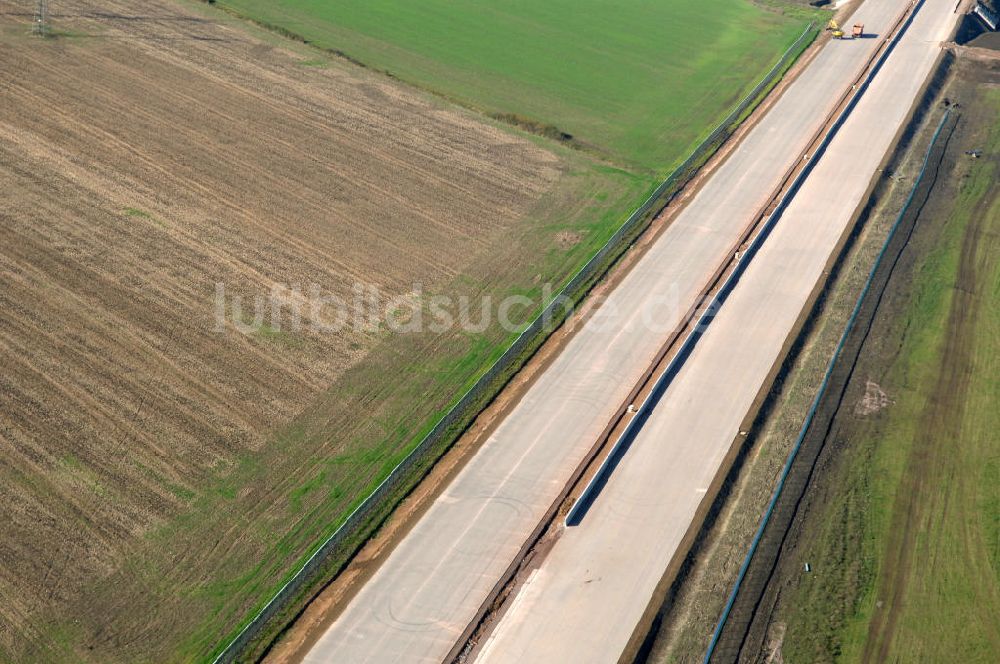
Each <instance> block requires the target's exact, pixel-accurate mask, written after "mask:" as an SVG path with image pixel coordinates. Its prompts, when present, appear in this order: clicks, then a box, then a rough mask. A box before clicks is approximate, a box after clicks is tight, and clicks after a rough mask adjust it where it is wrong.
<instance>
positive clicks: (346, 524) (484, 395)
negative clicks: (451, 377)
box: [212, 22, 818, 664]
mask: <svg viewBox="0 0 1000 664" xmlns="http://www.w3.org/2000/svg"><path fill="white" fill-rule="evenodd" d="M817 34H818V31H817V30H815V22H810V23H809V24H808V25H807V26H806V28H805V29H804V30H803V31H802V33H801V34H800V35H799V37H798V38H797V39H796V40H795V41H794V42H793V43H792V44H791V46H789V47H788V49H786V50H785V52H784V53H783V54H782V55H781V57H780V58H779V59H778V61H777V62H776V63H775V64H774V65H773V66H772V67H771V69H770V70H769V71H768V72H767V73H766V74H765V75H764V77H763V78H762V79H761V80H760V81H759V82H758V83H757V84H756V85H755V86H754V87H753V88H752V89H751V90H750V91H749V92H748V93H747V94H746V95H745V96H744V97H743V98H742V99H741V100H740V102H738V103H737V105H736V106H735V107H734V108H733V109H732V110H731V111H730V113H729V114H728V115H727V116H726V117H725V118H724V119H723V120H722V121H721V122H720V123H719V124H718V125H716V127H715V128H714V129H713V130H712V131H711V132H710V133H709V134H708V135H707V136H706V137H705V138H704V139H702V141H701V142H700V143H699V144H698V145H697V146H696V147H695V148H694V149H693V150H692V152H691V153H690V154H689V155H688V157H687V158H686V159H685V160H684V161H683V162H681V164H680V165H678V166H677V167H676V168H675V169H674V170H673V171H671V173H670V174H669V175H668V176H667V177H666V178H665V179H664V180H663V181H662V182H661V183H660V185H659V186H657V187H656V189H654V190H653V192H652V193H651V194H650V195H649V196H648V197H647V198H646V199H645V200H644V201H643V202H642V203H641V204H640V205H639V206H638V207H637V208H636V209H635V210H634V211H633V212H632V213H631V214H630V215H629V216H628V217H627V218H626V220H625V221H624V222H623V223H622V224H621V225H620V226H619V227H618V230H617V231H615V233H614V234H612V236H611V237H610V238H608V240H607V242H605V244H604V245H603V246H602V247H601V248H600V249H598V250H597V252H595V254H594V255H593V256H591V258H590V259H589V260H588V261H587V262H586V263H585V264H584V265H583V266H582V267H581V268H580V269H579V270H577V271H576V273H574V275H573V276H572V277H571V278H570V279H569V280H568V281H567V282H566V284H565V285H564V286H563V287H562V288H561V289H560V290H559V292H558V293H557V294H556V295H555V296H554V297H553V298H552V299H551V300H550V301H549V302H548V303H547V304H546V305H545V307H544V308H543V309H542V311H541V312H540V313H539V314H538V315H537V317H536V318H535V319H534V320H533V321H532V322H531V323H530V324H529V325H528V327H527V328H525V330H524V331H522V332H521V333H520V334H519V335H518V336H517V337H516V338H515V339H514V340H513V342H511V344H510V345H509V346H508V347H507V349H506V350H505V351H504V352H503V354H502V355H500V357H499V358H497V359H496V360H495V361H494V362H493V364H492V365H491V366H490V367H489V368H488V369H486V370H485V372H483V373H482V374H481V375H480V376H479V378H478V379H476V381H475V383H474V384H473V385H472V386H471V387H470V388H469V389H468V390H467V391H466V392H465V393H464V394H463V395H462V397H461V398H459V399H458V400H457V401H456V402H454V404H453V405H452V406H451V407H450V408H449V409H448V410H447V411H446V412H445V414H444V415H443V416H442V417H441V418H440V419H439V420H438V421H437V422H436V423H435V424H434V426H433V427H432V428H431V429H430V431H429V432H428V433H427V434H425V436H424V437H423V438H422V439H421V440H420V442H419V443H417V444H416V445H415V446H414V447H413V448H412V449H411V450H410V451H409V452H408V453H407V454H406V455H405V456H404V457H403V458H402V459H401V460H400V461H399V462H398V463H397V465H396V466H395V467H394V468H393V469H392V470H391V471H390V472H389V473H388V474H387V475H386V476H385V478H383V480H382V481H381V482H380V483H379V484H378V485H377V486H376V487H375V489H374V490H373V491H372V492H371V493H369V494H368V495H367V496H366V497H365V498H363V499H362V500H361V501H360V502H359V503H358V505H357V506H356V507H355V508H354V509H353V510H352V511H351V512H350V514H348V515H347V517H345V518H344V520H343V521H341V523H340V525H339V526H337V528H336V529H335V530H334V532H333V533H332V534H331V535H329V536H328V537H327V538H326V539H325V540H324V541H323V542H322V543H321V544H319V545H318V547H317V548H316V549H315V550H314V551H313V553H312V554H311V555H309V557H308V558H306V560H305V562H304V563H303V564H302V565H301V566H300V567H299V568H298V569H297V570H296V571H295V572H293V573H292V574H291V575H290V576H289V577H288V579H287V580H286V581H285V583H284V584H283V585H282V586H281V588H279V590H278V591H277V593H275V595H273V596H272V598H271V599H270V600H269V601H268V602H267V603H265V604H264V606H263V607H262V608H260V609H259V610H258V611H257V613H256V614H255V615H254V617H253V618H251V619H250V620H249V621H248V622H246V623H245V624H244V626H243V627H242V629H241V630H240V631H239V632H238V633H237V634H236V636H234V637H233V638H232V639H231V640H230V641H229V642H228V643H227V644H226V645H225V647H223V648H222V650H221V651H219V652H218V654H217V655H216V656H215V657H213V658H212V661H213V664H221V663H224V662H225V663H228V662H233V661H236V660H237V658H238V656H239V654H240V653H241V652H242V651H243V649H244V648H246V647H247V646H248V645H249V644H250V643H252V642H253V641H254V640H255V639H256V638H257V637H258V636H259V635H260V632H261V631H262V630H263V628H264V626H265V625H266V624H267V622H268V621H269V620H270V619H271V618H273V617H274V616H275V615H277V614H278V613H279V612H280V611H281V610H282V609H284V608H286V604H288V603H289V602H291V601H293V600H294V599H295V598H297V596H298V594H299V593H300V592H301V591H302V590H303V588H304V587H305V586H306V585H307V584H308V583H309V582H310V581H312V575H313V574H314V573H316V572H317V571H319V570H320V569H321V568H322V566H323V564H324V563H325V562H326V560H327V558H328V557H329V556H330V554H331V553H332V552H333V551H335V550H336V549H337V548H338V547H339V546H342V545H343V544H344V543H345V540H347V539H348V537H349V536H350V535H351V534H353V531H354V529H355V528H357V527H360V526H362V525H364V524H365V523H366V522H367V520H368V518H369V517H371V516H372V512H374V511H375V509H376V508H377V507H378V506H379V502H380V501H381V499H383V498H385V497H387V496H388V495H389V494H390V493H391V492H392V491H393V490H394V489H396V488H398V487H399V485H401V484H402V483H403V482H404V479H413V478H408V477H406V475H407V472H408V471H409V470H411V469H413V468H414V467H415V466H417V465H418V464H419V463H420V462H423V461H427V458H428V457H429V456H431V455H432V452H435V451H436V452H438V454H440V452H442V451H443V450H440V449H439V447H440V446H441V445H442V444H443V442H444V441H445V440H447V439H448V438H449V434H451V437H452V438H454V437H455V436H457V435H458V434H460V433H461V431H464V429H465V428H466V427H467V426H468V423H469V421H471V420H472V419H474V418H475V416H476V415H478V413H479V412H480V411H481V410H482V406H483V405H485V403H488V402H489V401H491V400H492V399H493V398H494V397H495V395H496V393H498V392H499V391H500V390H501V389H502V388H503V387H504V385H506V383H507V382H508V381H509V379H510V378H511V376H512V375H513V373H516V371H518V370H520V368H521V366H522V365H523V364H524V362H525V361H526V360H527V359H528V357H530V355H531V353H532V352H533V351H534V350H535V349H537V347H538V345H540V343H542V342H544V340H545V339H546V338H547V337H548V335H549V334H550V333H551V332H553V331H554V330H555V329H557V328H558V327H559V325H561V324H562V322H563V320H564V319H565V317H566V315H567V311H566V308H565V307H564V304H565V303H566V302H567V301H568V302H571V303H575V302H578V301H579V300H581V299H582V298H583V297H584V296H585V295H586V293H587V292H589V290H590V288H591V287H592V286H593V284H594V283H595V282H596V281H597V280H598V279H600V278H601V277H602V276H603V275H604V274H605V273H607V271H608V270H609V269H610V268H611V266H612V265H613V264H614V262H615V261H616V260H617V259H618V258H619V257H620V256H621V255H622V254H623V253H624V251H625V250H626V249H627V248H628V247H629V246H631V245H632V243H633V242H634V241H635V239H636V237H637V233H638V232H640V231H641V230H643V228H642V226H643V225H644V224H645V223H646V222H649V221H651V220H652V218H654V217H655V216H656V215H657V214H659V212H660V211H661V210H662V209H663V208H664V207H666V206H667V205H668V204H669V203H670V202H671V201H672V200H673V198H674V197H675V196H676V195H677V194H678V193H679V191H680V190H681V189H682V188H683V185H684V183H685V182H686V180H685V177H686V176H690V175H692V174H693V173H694V172H696V171H697V169H698V168H700V167H701V165H702V164H703V163H704V161H705V160H706V159H707V158H708V157H710V156H711V154H713V152H714V150H716V149H717V148H718V147H720V146H721V145H722V143H724V142H725V140H727V139H728V137H729V136H730V135H731V134H732V132H733V131H734V130H735V128H736V126H737V125H738V123H739V122H740V121H741V120H742V116H743V115H744V113H746V112H747V111H748V110H749V109H750V108H751V107H752V106H753V105H754V104H755V103H756V102H757V101H759V98H760V96H761V94H762V93H763V92H765V91H766V90H767V89H768V87H769V86H770V85H771V84H772V83H774V82H775V81H776V80H777V79H778V76H779V74H781V73H782V72H783V70H784V69H785V68H786V67H787V66H788V65H789V63H790V62H792V61H794V60H795V59H796V58H797V57H798V56H799V55H800V54H801V53H802V52H803V51H804V50H805V48H806V47H807V46H808V44H809V43H811V42H812V40H813V39H814V38H815V37H816V35H817ZM470 408H471V409H472V410H470ZM425 472H426V469H425Z"/></svg>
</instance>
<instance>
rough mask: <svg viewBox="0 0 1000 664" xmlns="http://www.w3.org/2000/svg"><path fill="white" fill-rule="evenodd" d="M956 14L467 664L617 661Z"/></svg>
mask: <svg viewBox="0 0 1000 664" xmlns="http://www.w3.org/2000/svg"><path fill="white" fill-rule="evenodd" d="M954 6H955V2H954V0H927V3H926V4H925V5H924V7H923V8H922V9H921V11H920V12H919V14H918V15H917V17H916V19H915V21H914V23H913V25H912V26H911V27H910V29H909V30H908V31H907V32H906V33H905V34H904V36H903V38H902V40H901V42H900V43H899V45H898V46H897V47H896V49H895V51H894V52H893V53H892V54H891V55H890V57H889V60H888V61H887V62H886V64H885V66H884V67H883V69H882V70H881V71H880V72H879V74H878V76H877V77H876V78H875V81H874V82H873V84H872V86H871V88H870V89H869V90H868V92H867V93H866V94H865V96H864V97H863V98H862V100H861V101H860V103H859V104H858V106H857V108H856V109H855V110H854V111H853V113H852V114H851V116H850V117H849V119H848V120H847V122H846V124H845V125H844V126H843V128H842V129H841V130H840V132H839V133H838V134H837V135H836V136H835V137H834V139H833V142H832V143H831V145H830V147H829V148H828V150H827V152H826V153H825V154H824V155H822V157H821V158H820V159H819V161H818V163H817V164H816V166H815V169H814V170H813V172H812V173H811V174H810V175H809V177H808V179H807V180H806V182H805V183H804V184H803V186H802V189H801V190H800V191H799V193H798V194H797V195H796V196H795V198H794V199H793V200H792V202H791V203H790V204H789V206H788V208H787V210H786V212H785V213H784V215H783V216H782V218H781V219H780V221H779V222H778V225H777V227H776V228H775V230H774V232H773V234H772V235H771V236H770V237H769V238H768V239H767V241H766V243H765V244H764V246H763V248H762V249H761V251H760V253H759V254H758V255H757V256H755V257H754V259H753V260H752V262H751V263H750V265H749V267H748V268H747V272H746V273H745V274H744V276H743V277H742V278H741V280H740V282H739V283H738V285H737V286H736V287H735V289H734V290H733V292H732V294H731V295H730V297H729V298H728V299H727V301H726V302H725V303H724V304H723V306H722V309H721V311H720V312H719V314H718V315H717V317H716V318H715V319H714V321H713V322H712V323H711V324H710V325H709V327H708V329H707V331H706V332H705V334H704V336H703V337H702V338H701V339H700V341H699V343H698V345H697V346H696V347H695V349H694V351H693V353H692V355H691V357H690V358H689V359H688V361H687V362H686V363H685V365H684V366H683V367H682V368H681V370H680V371H679V372H678V374H677V376H676V377H675V379H674V380H673V382H672V383H671V384H670V385H669V386H668V387H667V389H666V391H665V392H664V394H663V396H662V398H661V400H660V402H659V403H658V404H657V406H656V408H655V409H654V411H653V412H652V414H651V415H650V417H649V419H648V420H647V421H646V423H645V424H644V426H643V428H642V430H641V431H640V432H639V433H638V434H637V436H636V438H635V440H634V441H633V443H632V445H631V447H630V449H629V450H628V452H627V454H626V455H625V457H624V458H623V459H622V461H621V463H620V464H619V465H618V467H617V468H616V469H615V471H614V474H613V475H612V476H611V478H610V480H609V481H608V483H607V484H606V485H605V486H604V488H603V491H602V492H601V493H600V494H599V495H598V497H597V498H596V501H595V502H594V504H593V505H592V506H591V507H590V509H589V511H588V513H587V514H586V516H585V517H584V518H583V521H582V522H581V523H580V525H578V526H575V527H571V528H567V529H566V531H565V532H564V533H563V534H562V536H561V537H560V539H559V540H558V541H557V542H556V545H555V547H554V548H553V549H552V550H551V552H550V553H549V555H548V556H547V557H546V558H545V560H544V562H543V563H542V565H541V567H540V568H539V569H538V570H537V571H536V572H535V573H534V575H533V576H532V577H531V578H530V580H529V581H528V582H527V583H526V584H525V585H524V586H523V587H522V588H521V590H520V592H519V594H518V595H517V596H516V597H515V599H514V601H513V603H512V604H511V609H510V610H509V611H508V612H507V613H506V614H505V615H504V617H503V618H502V619H501V621H500V623H499V625H498V626H497V627H496V629H495V631H494V633H493V635H492V637H491V639H489V640H488V641H487V643H486V644H485V646H484V648H483V651H482V652H481V654H480V656H479V657H478V659H477V661H478V662H485V663H488V664H502V663H508V662H509V663H511V664H525V663H526V662H616V661H617V660H618V658H619V656H620V655H621V653H622V651H623V649H624V648H625V646H626V644H627V642H628V640H629V638H630V636H631V635H632V632H633V630H634V628H635V626H636V625H637V623H638V622H639V621H640V619H641V617H642V614H643V612H644V611H645V609H646V607H647V605H648V602H649V601H650V598H651V597H652V595H653V592H654V589H655V587H656V585H657V583H659V581H660V579H661V577H662V575H663V573H664V571H665V570H666V568H667V566H668V564H669V563H670V561H671V559H672V558H673V556H674V554H675V552H676V551H677V547H678V545H679V544H680V540H681V538H682V537H683V535H684V533H685V532H686V531H687V529H688V527H689V525H690V524H691V522H692V519H693V518H694V516H695V511H696V509H697V507H698V505H699V503H700V502H701V500H702V498H703V497H704V495H705V493H704V492H705V488H706V487H708V486H709V484H710V483H711V482H712V480H713V479H714V478H715V476H716V474H717V472H718V469H719V467H720V464H721V463H722V460H723V458H724V457H725V455H726V454H727V453H728V451H729V448H730V445H731V443H732V441H733V439H734V438H735V436H736V435H737V433H738V427H739V426H740V423H741V421H742V420H743V418H744V416H745V415H746V413H747V412H748V410H749V409H750V407H751V404H752V402H753V400H754V398H755V396H756V394H757V392H758V390H759V389H760V388H761V386H762V385H763V384H764V381H765V380H766V378H767V375H768V372H769V371H770V369H771V366H772V365H773V363H774V361H775V359H776V358H777V357H778V355H779V353H780V351H781V347H782V344H783V343H784V341H785V339H786V338H787V336H788V334H789V333H790V331H791V329H792V327H793V325H794V323H795V321H796V319H797V318H798V316H799V314H800V312H801V311H802V309H803V307H804V305H805V303H806V301H807V299H808V296H809V294H810V292H811V290H812V289H813V287H814V285H815V284H816V283H817V282H818V280H819V279H820V278H821V276H822V271H823V268H824V267H825V265H826V263H827V260H828V258H829V257H830V256H831V254H832V252H833V251H834V249H835V247H836V244H837V242H838V240H839V238H840V237H841V235H842V234H843V232H844V231H845V229H846V228H847V225H848V223H849V222H850V218H851V215H852V213H853V211H854V209H855V207H856V206H857V205H858V203H859V202H860V201H861V198H862V197H863V196H864V194H865V191H866V189H867V186H868V183H869V180H870V178H871V176H872V174H873V173H874V172H875V170H876V169H877V168H878V165H879V162H880V160H881V159H882V157H883V155H884V154H885V152H886V151H887V149H888V148H889V146H890V144H891V141H892V139H893V137H894V135H895V133H896V131H897V129H898V128H899V127H900V126H901V125H902V123H903V122H904V121H905V119H906V116H907V112H908V111H909V108H910V105H911V103H912V102H913V100H914V99H915V97H916V95H917V94H918V91H919V89H920V87H921V84H922V83H923V81H924V80H925V79H926V77H927V76H928V74H929V73H930V71H931V69H932V66H933V64H934V61H935V58H936V57H937V55H938V53H939V46H938V42H939V41H940V40H943V39H946V38H947V37H948V35H949V30H950V28H951V27H952V25H953V22H954V19H955V18H956V17H955V15H954V14H953V13H952V10H953V8H954ZM864 16H865V18H867V11H865V14H864ZM844 47H848V48H849V47H850V44H834V45H833V46H831V47H830V48H844ZM707 637H708V635H707V634H706V645H707Z"/></svg>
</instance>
